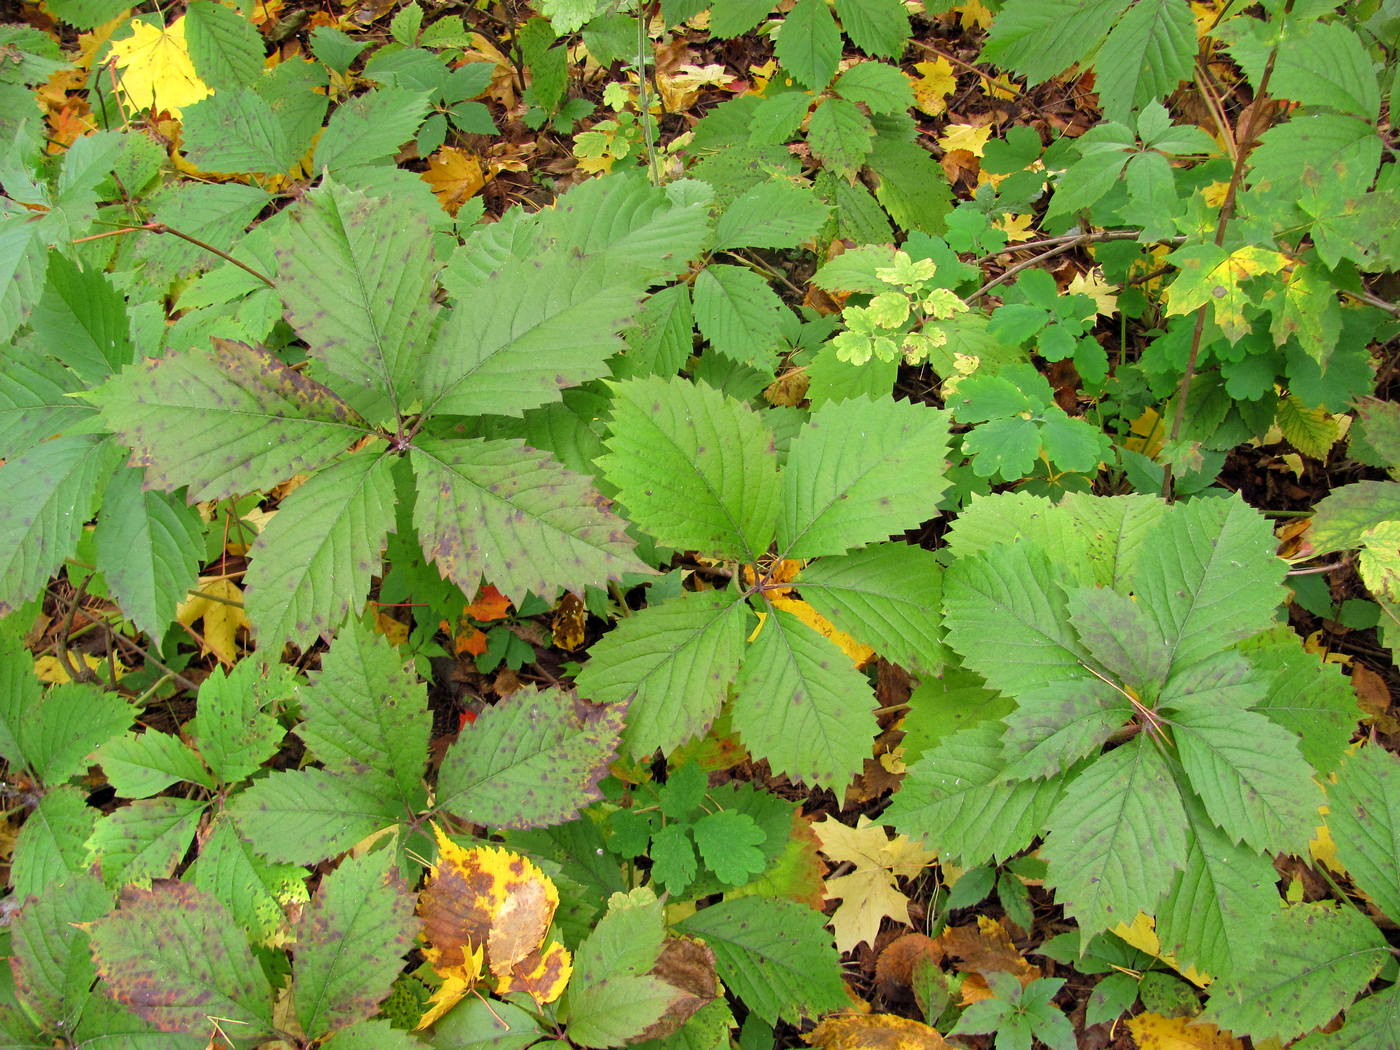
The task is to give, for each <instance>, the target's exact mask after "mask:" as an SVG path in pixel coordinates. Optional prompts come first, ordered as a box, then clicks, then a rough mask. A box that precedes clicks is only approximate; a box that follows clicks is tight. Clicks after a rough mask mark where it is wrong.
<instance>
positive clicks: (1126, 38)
mask: <svg viewBox="0 0 1400 1050" xmlns="http://www.w3.org/2000/svg"><path fill="white" fill-rule="evenodd" d="M1195 57H1196V21H1195V18H1194V17H1193V16H1192V14H1191V5H1190V4H1188V3H1185V2H1184V0H1142V2H1141V3H1138V4H1135V5H1134V6H1132V7H1130V8H1129V9H1128V11H1127V13H1126V14H1124V15H1123V17H1122V18H1121V19H1119V21H1118V24H1117V25H1115V26H1114V27H1113V29H1111V30H1110V31H1109V34H1108V39H1106V40H1105V41H1104V42H1103V47H1101V48H1100V49H1099V53H1098V55H1097V56H1096V57H1095V58H1094V83H1095V86H1096V87H1097V89H1098V92H1099V97H1100V98H1101V99H1102V100H1103V110H1104V116H1106V117H1107V118H1108V119H1109V120H1116V121H1121V122H1123V123H1127V122H1128V121H1129V119H1130V117H1131V115H1132V111H1133V110H1135V109H1139V108H1141V107H1142V106H1143V105H1144V104H1145V103H1147V102H1149V101H1151V100H1152V99H1154V98H1165V97H1166V96H1167V95H1169V94H1171V93H1172V92H1173V91H1175V90H1176V85H1177V84H1179V83H1180V82H1181V81H1183V80H1185V79H1186V78H1187V77H1189V76H1190V75H1191V62H1192V60H1193V59H1194V58H1195Z"/></svg>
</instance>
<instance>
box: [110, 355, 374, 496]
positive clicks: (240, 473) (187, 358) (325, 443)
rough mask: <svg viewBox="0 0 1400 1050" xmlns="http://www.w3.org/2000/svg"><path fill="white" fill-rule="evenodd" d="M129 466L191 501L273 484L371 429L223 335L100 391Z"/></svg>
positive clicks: (137, 369)
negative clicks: (208, 347) (207, 348)
mask: <svg viewBox="0 0 1400 1050" xmlns="http://www.w3.org/2000/svg"><path fill="white" fill-rule="evenodd" d="M92 396H93V399H94V400H95V401H98V402H99V403H100V406H101V408H102V414H103V419H104V420H105V421H106V423H107V425H108V426H110V427H111V428H112V429H113V430H114V431H115V432H116V433H117V434H118V435H119V436H120V437H121V439H122V440H123V441H125V442H126V443H127V444H128V445H130V446H131V447H132V457H131V463H132V466H137V467H143V468H144V469H145V471H146V482H147V484H150V485H152V486H154V487H157V488H163V489H165V490H166V491H174V490H175V489H178V488H179V487H180V486H182V485H188V486H189V496H190V499H192V500H200V499H220V498H223V497H225V496H231V495H234V494H235V493H240V492H251V491H254V490H256V489H261V488H270V487H271V486H273V485H275V484H276V483H277V482H279V481H282V480H285V479H286V478H289V477H291V476H292V475H293V474H299V473H308V472H310V471H312V470H315V469H316V468H317V467H320V466H324V465H325V464H326V463H328V462H329V461H331V460H332V459H334V458H335V457H336V456H337V455H339V454H340V453H342V452H344V451H345V450H346V449H348V448H349V447H350V445H351V444H352V443H353V442H354V441H355V440H356V439H357V438H359V437H362V436H363V435H364V434H365V432H366V428H365V427H364V425H363V424H362V423H361V422H360V420H359V417H358V416H357V415H356V413H355V412H354V410H352V409H351V408H350V407H349V406H348V405H346V404H345V403H344V402H343V401H341V400H340V398H338V397H337V396H336V395H335V394H333V393H331V391H329V390H327V389H326V388H325V387H323V386H322V385H321V384H320V383H317V382H315V381H313V380H310V379H307V378H306V377H305V376H303V375H301V373H299V372H294V371H292V370H291V369H289V368H288V367H287V366H286V365H284V364H282V362H280V361H278V360H277V359H276V358H275V357H273V356H272V355H271V354H269V353H268V352H267V351H265V350H259V349H256V348H254V347H250V346H245V345H244V344H242V343H235V342H228V341H225V340H217V341H216V343H215V348H214V350H213V352H212V353H203V352H200V351H190V352H187V353H184V354H172V355H170V356H169V357H164V358H161V359H160V360H155V361H152V360H147V361H145V362H143V363H141V364H137V365H134V366H132V367H131V368H128V369H126V370H125V371H124V372H122V373H121V375H119V376H117V377H116V378H115V379H113V380H112V381H111V382H109V383H107V384H106V385H105V386H103V387H102V388H100V390H99V391H98V392H95V393H94V394H93V395H92Z"/></svg>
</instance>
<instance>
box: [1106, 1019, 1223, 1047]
mask: <svg viewBox="0 0 1400 1050" xmlns="http://www.w3.org/2000/svg"><path fill="white" fill-rule="evenodd" d="M1128 1031H1129V1032H1131V1033H1132V1034H1133V1039H1135V1040H1136V1041H1137V1045H1138V1047H1139V1048H1140V1050H1244V1044H1243V1043H1241V1042H1240V1041H1239V1040H1238V1039H1236V1038H1235V1037H1234V1036H1233V1035H1231V1034H1230V1033H1229V1032H1223V1031H1221V1030H1220V1029H1219V1028H1217V1027H1215V1025H1213V1024H1207V1023H1205V1022H1203V1021H1197V1022H1193V1021H1192V1020H1191V1018H1189V1017H1163V1016H1162V1015H1161V1014H1138V1015H1137V1016H1136V1017H1132V1018H1129V1019H1128Z"/></svg>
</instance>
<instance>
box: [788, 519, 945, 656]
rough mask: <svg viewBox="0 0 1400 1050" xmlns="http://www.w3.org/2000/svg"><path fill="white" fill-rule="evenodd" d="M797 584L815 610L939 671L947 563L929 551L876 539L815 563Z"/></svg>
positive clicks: (881, 648)
mask: <svg viewBox="0 0 1400 1050" xmlns="http://www.w3.org/2000/svg"><path fill="white" fill-rule="evenodd" d="M797 586H798V589H799V590H800V591H801V592H802V597H803V599H805V600H806V601H807V602H809V603H810V604H811V606H812V607H813V608H814V609H816V610H817V612H819V613H821V614H822V615H823V616H825V617H826V618H827V619H828V620H830V621H831V622H832V623H834V624H835V625H836V626H837V627H838V628H840V629H841V630H842V631H844V632H845V633H846V634H849V635H850V636H851V637H853V638H855V639H856V640H858V641H861V642H864V643H865V644H867V645H869V646H870V647H871V648H873V649H874V650H875V651H876V652H878V653H879V654H880V655H881V656H883V657H884V658H885V659H887V660H890V661H891V662H893V663H897V664H899V665H900V666H901V667H904V668H906V669H907V670H911V671H921V672H926V673H929V674H936V673H937V672H938V671H939V670H941V668H942V666H943V663H944V661H945V660H946V659H947V649H946V648H945V647H944V645H943V632H942V630H941V629H940V627H939V623H938V615H937V613H936V611H935V610H937V609H939V608H941V607H942V604H943V567H942V566H941V565H939V564H938V561H937V559H936V558H935V557H934V555H933V553H932V552H931V551H925V550H921V549H920V548H918V547H912V546H910V545H909V544H907V543H876V544H873V545H871V546H869V547H866V548H865V549H864V550H860V551H856V552H854V553H852V554H844V555H839V556H837V557H831V558H822V559H821V560H820V561H816V562H813V563H812V564H811V565H809V566H808V567H807V568H805V569H803V570H802V574H801V575H800V576H799V577H798V580H797Z"/></svg>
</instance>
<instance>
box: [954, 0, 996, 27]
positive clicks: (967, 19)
mask: <svg viewBox="0 0 1400 1050" xmlns="http://www.w3.org/2000/svg"><path fill="white" fill-rule="evenodd" d="M953 10H954V11H956V12H957V14H958V21H959V22H960V23H961V24H962V27H963V28H964V29H986V28H988V27H989V26H990V25H991V24H992V11H991V8H989V7H988V6H987V5H986V4H984V3H982V0H966V2H965V3H961V4H957V5H955V6H954V7H953Z"/></svg>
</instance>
